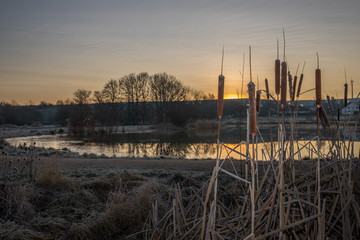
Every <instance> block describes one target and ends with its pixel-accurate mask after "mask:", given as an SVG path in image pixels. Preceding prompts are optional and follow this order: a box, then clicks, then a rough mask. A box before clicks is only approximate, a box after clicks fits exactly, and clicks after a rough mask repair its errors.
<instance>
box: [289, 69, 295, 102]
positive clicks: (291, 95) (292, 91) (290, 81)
mask: <svg viewBox="0 0 360 240" xmlns="http://www.w3.org/2000/svg"><path fill="white" fill-rule="evenodd" d="M288 78H289V79H288V81H289V94H290V99H291V100H292V99H293V95H294V89H293V84H292V80H293V79H292V76H291V74H290V71H289V72H288Z"/></svg>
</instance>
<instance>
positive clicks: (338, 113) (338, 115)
mask: <svg viewBox="0 0 360 240" xmlns="http://www.w3.org/2000/svg"><path fill="white" fill-rule="evenodd" d="M337 120H338V122H340V108H338V110H337Z"/></svg>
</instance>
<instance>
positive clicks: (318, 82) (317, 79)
mask: <svg viewBox="0 0 360 240" xmlns="http://www.w3.org/2000/svg"><path fill="white" fill-rule="evenodd" d="M315 91H316V106H317V107H318V108H320V107H321V70H320V69H319V68H317V69H316V70H315Z"/></svg>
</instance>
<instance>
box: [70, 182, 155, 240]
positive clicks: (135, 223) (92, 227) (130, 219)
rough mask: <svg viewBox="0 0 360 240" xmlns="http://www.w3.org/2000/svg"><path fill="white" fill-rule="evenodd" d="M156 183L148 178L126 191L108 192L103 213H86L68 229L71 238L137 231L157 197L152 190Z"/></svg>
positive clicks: (88, 237) (96, 237) (93, 237)
mask: <svg viewBox="0 0 360 240" xmlns="http://www.w3.org/2000/svg"><path fill="white" fill-rule="evenodd" d="M156 188H157V183H156V182H155V181H148V182H146V183H144V184H142V185H141V186H140V187H139V188H136V189H134V190H132V191H130V192H129V193H124V191H121V189H119V190H118V191H116V192H113V193H111V194H110V196H109V199H108V202H107V204H106V206H105V209H104V212H103V213H101V214H98V213H97V214H96V213H93V214H90V215H89V216H87V217H86V218H84V219H83V220H82V221H81V222H80V223H76V224H74V225H72V226H71V228H70V234H69V235H70V237H72V238H74V239H100V238H111V237H113V236H114V234H121V235H123V234H124V233H131V232H134V231H137V230H139V226H141V224H142V223H144V221H145V220H146V217H147V216H148V214H149V212H150V210H151V206H152V203H153V202H154V201H156V200H157V201H159V202H160V200H161V197H160V195H158V194H157V193H156Z"/></svg>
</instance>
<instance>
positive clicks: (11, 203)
mask: <svg viewBox="0 0 360 240" xmlns="http://www.w3.org/2000/svg"><path fill="white" fill-rule="evenodd" d="M0 190H1V191H0V203H1V204H0V215H1V216H5V218H8V219H22V218H24V217H29V216H32V215H34V214H35V211H34V207H33V205H32V204H31V199H32V198H33V197H34V195H35V191H34V188H33V185H32V184H31V183H27V182H24V183H23V182H13V181H9V182H6V183H4V184H1V185H0Z"/></svg>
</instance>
